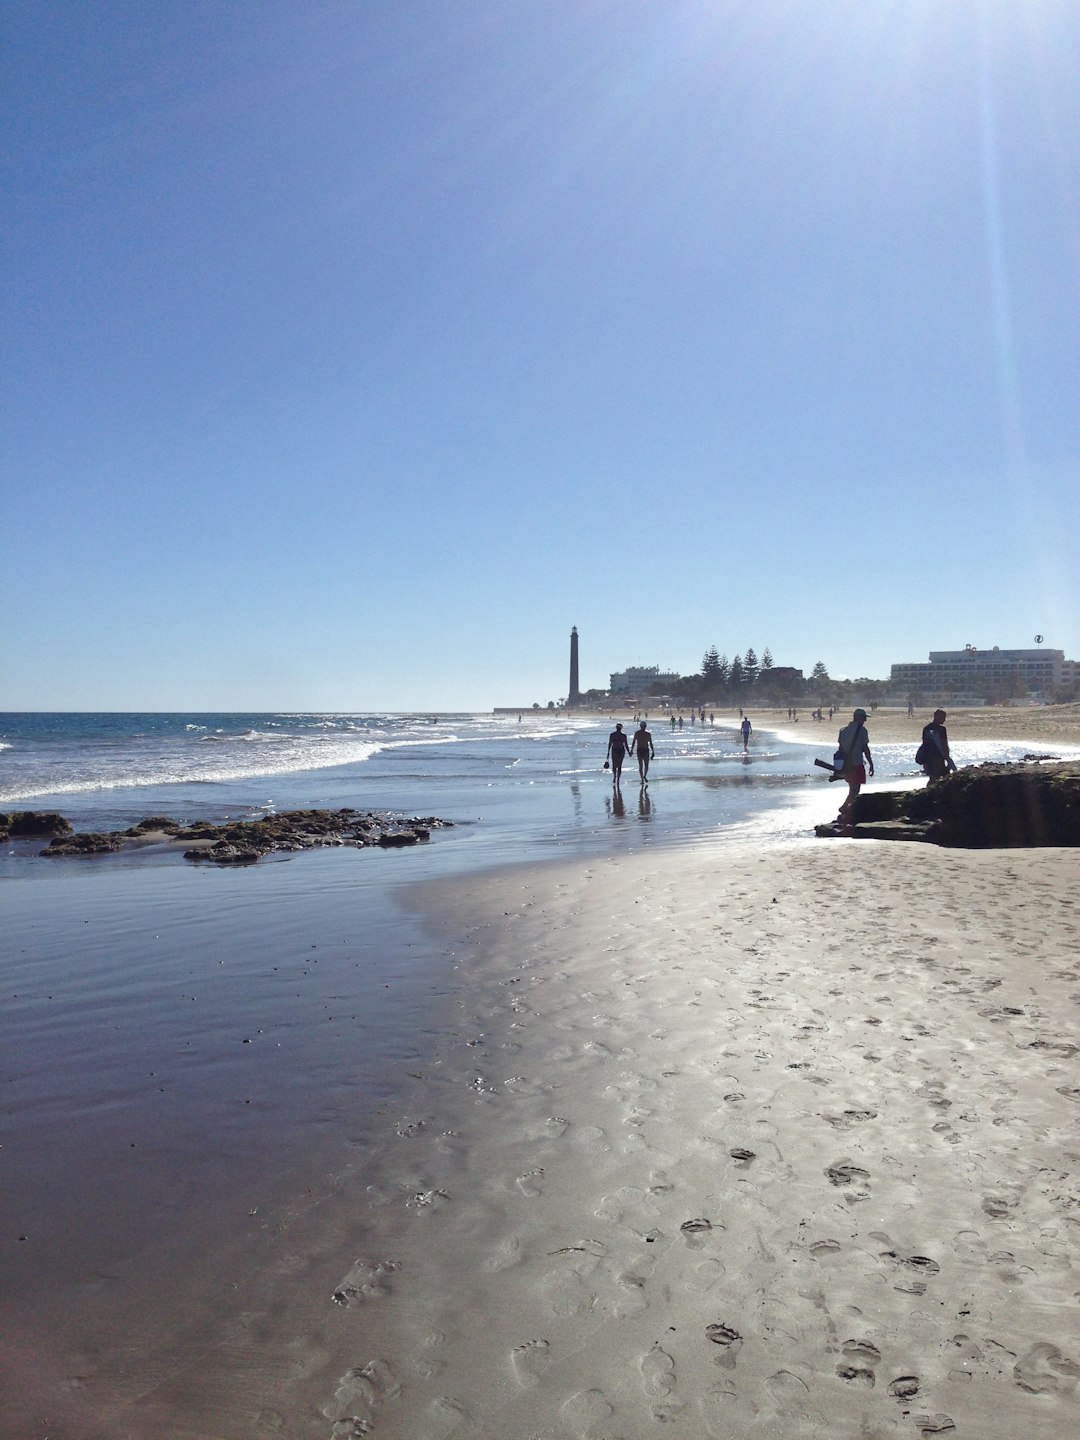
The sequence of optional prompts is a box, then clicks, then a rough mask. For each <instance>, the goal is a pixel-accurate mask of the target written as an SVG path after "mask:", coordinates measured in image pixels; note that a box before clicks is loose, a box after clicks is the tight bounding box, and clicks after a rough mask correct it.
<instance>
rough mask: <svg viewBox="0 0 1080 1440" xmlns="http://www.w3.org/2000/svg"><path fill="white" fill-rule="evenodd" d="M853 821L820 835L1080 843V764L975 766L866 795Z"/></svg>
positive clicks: (1006, 845) (998, 845)
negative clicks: (912, 786)
mask: <svg viewBox="0 0 1080 1440" xmlns="http://www.w3.org/2000/svg"><path fill="white" fill-rule="evenodd" d="M854 822H855V823H854V825H853V826H852V827H851V828H850V829H847V830H845V829H844V828H842V827H841V826H839V825H836V824H835V823H833V824H829V825H818V826H816V827H815V833H816V834H818V835H820V836H825V837H829V836H835V835H853V836H855V838H857V839H874V840H928V841H931V842H933V843H934V844H937V845H952V846H960V847H963V848H965V849H1015V848H1017V847H1027V846H1039V845H1080V762H1077V761H1074V760H1066V761H1058V762H1053V763H1049V764H1047V763H1040V762H1039V761H1037V760H1036V761H1026V762H1021V763H1018V764H1011V765H1009V764H1006V765H999V764H992V763H988V764H985V765H972V766H969V767H968V768H967V769H964V770H957V771H956V772H955V774H952V775H947V776H946V777H945V778H944V779H943V780H936V781H934V782H932V783H931V784H929V785H927V787H926V788H925V790H911V791H880V792H871V793H869V794H867V795H860V796H859V797H858V800H857V801H856V804H855V813H854Z"/></svg>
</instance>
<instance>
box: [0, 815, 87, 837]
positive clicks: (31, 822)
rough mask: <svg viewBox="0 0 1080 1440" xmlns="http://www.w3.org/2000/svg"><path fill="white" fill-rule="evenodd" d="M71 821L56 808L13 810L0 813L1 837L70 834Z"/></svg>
mask: <svg viewBox="0 0 1080 1440" xmlns="http://www.w3.org/2000/svg"><path fill="white" fill-rule="evenodd" d="M70 834H71V822H70V821H69V820H65V819H64V817H63V815H58V814H57V813H56V812H55V810H11V811H8V812H7V813H6V814H4V813H0V839H4V840H6V839H8V838H9V837H10V838H11V839H12V840H21V839H32V838H36V837H38V836H41V835H70Z"/></svg>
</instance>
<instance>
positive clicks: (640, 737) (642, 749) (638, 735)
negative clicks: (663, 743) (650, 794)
mask: <svg viewBox="0 0 1080 1440" xmlns="http://www.w3.org/2000/svg"><path fill="white" fill-rule="evenodd" d="M630 754H631V755H636V756H637V768H638V774H639V775H640V776H641V783H642V785H647V784H648V783H649V779H648V776H649V761H650V760H655V759H656V751H655V750H654V749H653V743H652V736H651V735H650V734H649V731H648V727H647V725H646V722H645V721H644V720H642V722H641V724H640V725H639V726H638V728H637V729H636V730H635V731H634V738H633V739H632V740H631V741H630Z"/></svg>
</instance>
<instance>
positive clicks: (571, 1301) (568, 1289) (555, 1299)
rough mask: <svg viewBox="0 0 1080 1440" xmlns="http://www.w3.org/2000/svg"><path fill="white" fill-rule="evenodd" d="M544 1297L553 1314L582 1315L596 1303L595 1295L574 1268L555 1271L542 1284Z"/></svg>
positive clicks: (564, 1315)
mask: <svg viewBox="0 0 1080 1440" xmlns="http://www.w3.org/2000/svg"><path fill="white" fill-rule="evenodd" d="M543 1290H544V1298H545V1299H546V1300H547V1303H548V1305H549V1306H550V1308H551V1313H552V1314H553V1315H559V1316H562V1317H564V1318H565V1317H566V1316H569V1315H583V1314H584V1313H585V1312H586V1311H587V1310H591V1309H592V1308H593V1306H594V1305H595V1304H596V1295H595V1294H594V1293H593V1291H592V1290H590V1288H589V1286H588V1285H587V1284H586V1283H585V1279H584V1277H583V1276H582V1275H580V1274H579V1273H578V1271H576V1270H563V1271H556V1272H555V1273H554V1274H552V1275H549V1276H548V1277H547V1279H546V1280H545V1281H544V1285H543Z"/></svg>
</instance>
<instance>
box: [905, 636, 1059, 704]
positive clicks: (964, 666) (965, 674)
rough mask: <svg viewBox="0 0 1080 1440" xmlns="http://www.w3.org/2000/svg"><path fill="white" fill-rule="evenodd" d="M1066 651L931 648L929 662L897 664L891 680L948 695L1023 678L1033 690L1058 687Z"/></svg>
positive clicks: (909, 689)
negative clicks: (949, 691) (952, 692)
mask: <svg viewBox="0 0 1080 1440" xmlns="http://www.w3.org/2000/svg"><path fill="white" fill-rule="evenodd" d="M1074 664H1075V662H1073V661H1066V659H1065V652H1064V650H1044V649H1042V648H1041V647H1040V648H1038V649H1035V650H1002V649H1000V648H999V647H998V646H997V645H995V646H994V648H993V649H992V650H977V649H976V648H975V646H974V645H965V646H964V648H963V650H931V651H930V659H929V662H928V663H927V664H924V665H920V664H902V665H894V666H893V667H892V669H891V671H890V675H889V683H890V685H891V687H892V688H893V689H894V690H896V691H902V692H905V693H912V692H922V693H925V694H930V693H932V694H933V695H935V696H941V695H944V694H945V692H946V689H947V688H948V689H949V690H952V691H965V692H973V691H975V690H977V689H979V688H980V687H981V686H983V685H986V684H994V685H1004V684H1006V683H1009V682H1011V681H1012V680H1014V679H1021V680H1023V681H1024V684H1025V685H1026V686H1027V688H1028V690H1030V691H1036V692H1038V691H1043V690H1051V689H1057V688H1059V687H1060V686H1061V684H1062V679H1063V673H1064V669H1065V666H1066V665H1070V666H1071V665H1074Z"/></svg>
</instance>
